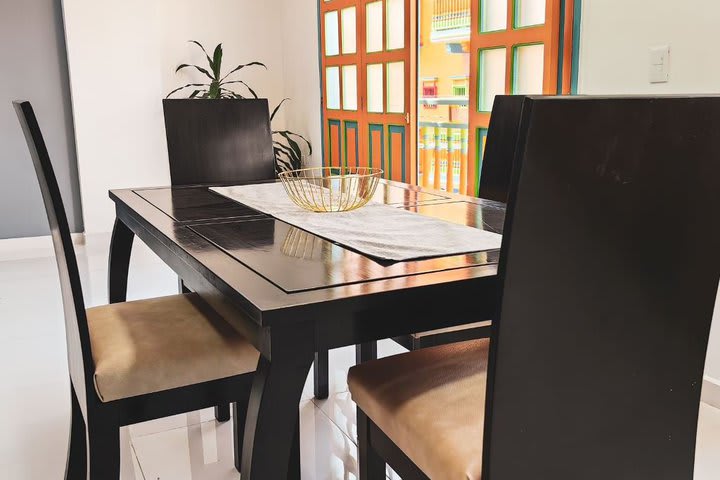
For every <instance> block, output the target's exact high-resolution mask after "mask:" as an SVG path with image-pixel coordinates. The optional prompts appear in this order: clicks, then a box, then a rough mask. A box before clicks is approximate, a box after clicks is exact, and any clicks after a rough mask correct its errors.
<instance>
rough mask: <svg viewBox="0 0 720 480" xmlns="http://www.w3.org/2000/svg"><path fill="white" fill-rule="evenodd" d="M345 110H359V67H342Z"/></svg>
mask: <svg viewBox="0 0 720 480" xmlns="http://www.w3.org/2000/svg"><path fill="white" fill-rule="evenodd" d="M342 82H343V110H357V98H358V95H357V66H355V65H344V66H343V67H342Z"/></svg>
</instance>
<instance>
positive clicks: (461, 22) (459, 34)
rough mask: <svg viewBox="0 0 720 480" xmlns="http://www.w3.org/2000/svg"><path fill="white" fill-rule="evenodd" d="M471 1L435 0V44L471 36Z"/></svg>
mask: <svg viewBox="0 0 720 480" xmlns="http://www.w3.org/2000/svg"><path fill="white" fill-rule="evenodd" d="M470 24H471V19H470V0H435V3H434V4H433V17H432V31H431V32H430V39H431V40H432V41H434V42H436V41H444V40H450V39H459V38H465V37H469V36H470Z"/></svg>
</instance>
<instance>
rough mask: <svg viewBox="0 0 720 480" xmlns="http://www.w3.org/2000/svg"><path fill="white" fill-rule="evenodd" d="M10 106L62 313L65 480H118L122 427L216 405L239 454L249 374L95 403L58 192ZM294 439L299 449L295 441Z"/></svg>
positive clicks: (32, 120)
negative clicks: (224, 412)
mask: <svg viewBox="0 0 720 480" xmlns="http://www.w3.org/2000/svg"><path fill="white" fill-rule="evenodd" d="M13 104H14V107H15V110H16V112H17V115H18V119H19V121H20V124H21V126H22V129H23V133H24V134H25V138H26V140H27V143H28V148H29V150H30V156H31V157H32V161H33V165H34V167H35V171H36V173H37V178H38V183H39V184H40V190H41V192H42V197H43V202H44V203H45V208H46V211H47V216H48V222H49V224H50V231H51V234H52V239H53V244H54V246H55V254H56V260H57V265H58V273H59V276H60V287H61V290H62V299H63V305H64V310H65V327H66V336H67V344H68V365H69V371H70V379H71V393H70V394H71V404H72V422H71V431H70V448H69V452H68V463H67V468H66V473H65V478H66V479H71V480H76V479H85V478H90V479H93V480H95V479H111V478H119V474H120V436H119V429H120V427H122V426H125V425H130V424H134V423H139V422H144V421H147V420H153V419H157V418H162V417H166V416H170V415H175V414H179V413H184V412H190V411H194V410H199V409H203V408H207V407H211V406H215V405H219V404H226V405H227V404H233V405H234V414H235V419H236V422H235V426H236V428H235V429H234V435H233V436H234V440H235V442H236V445H237V449H238V450H241V449H242V440H243V429H244V425H245V414H246V409H247V408H246V407H247V403H248V401H249V397H250V389H251V384H252V380H253V374H252V373H248V374H244V375H237V376H234V377H228V378H223V379H220V380H214V381H209V382H205V383H200V384H196V385H190V386H186V387H181V388H175V389H171V390H166V391H161V392H157V393H150V394H146V395H139V396H135V397H130V398H125V399H121V400H115V401H111V402H106V403H103V402H102V401H101V400H100V399H99V397H98V395H97V393H96V391H95V384H94V381H93V375H94V372H95V364H94V362H93V357H92V352H91V345H90V335H89V330H88V323H87V318H86V313H85V303H84V300H83V293H82V285H81V283H80V274H79V271H78V266H77V260H76V258H75V250H74V247H73V244H72V241H71V238H70V228H69V226H68V222H67V217H66V214H65V209H64V206H63V201H62V197H61V195H60V190H59V188H58V184H57V180H56V178H55V173H54V171H53V167H52V163H51V162H50V157H49V155H48V151H47V147H46V145H45V141H44V139H43V136H42V133H41V131H40V127H39V125H38V122H37V119H36V117H35V113H34V111H33V108H32V106H31V105H30V103H29V102H25V101H16V102H13ZM130 238H131V239H132V237H130ZM296 430H297V429H296ZM295 438H296V442H295V443H296V444H297V443H298V441H297V438H298V437H297V435H296V437H295ZM294 450H296V452H295V454H294V457H293V458H291V460H290V462H291V463H290V465H291V468H290V471H291V472H293V475H294V476H296V477H298V478H299V465H300V462H299V448H295V449H294Z"/></svg>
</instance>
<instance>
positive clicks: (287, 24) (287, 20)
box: [281, 0, 322, 166]
mask: <svg viewBox="0 0 720 480" xmlns="http://www.w3.org/2000/svg"><path fill="white" fill-rule="evenodd" d="M281 10H282V14H281V15H282V18H281V25H282V30H283V32H284V35H283V58H284V70H285V96H286V97H290V98H291V99H292V101H291V102H288V103H286V105H285V106H284V107H283V108H284V109H285V114H286V117H285V118H286V120H287V126H288V128H289V129H290V130H292V131H294V132H297V133H300V134H301V135H304V136H305V138H307V139H308V140H310V142H311V143H312V145H313V156H312V159H310V160H309V161H308V166H311V165H312V166H320V165H321V163H322V123H321V116H320V106H321V105H320V93H321V88H320V66H319V58H318V2H317V0H281Z"/></svg>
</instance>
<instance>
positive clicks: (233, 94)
mask: <svg viewBox="0 0 720 480" xmlns="http://www.w3.org/2000/svg"><path fill="white" fill-rule="evenodd" d="M221 85H222V84H221ZM220 91H221V92H223V94H225V95H227V96H228V98H238V99H240V100H243V99H245V97H243V96H242V95H240V94H239V93H237V92H234V91H232V90H230V89H228V88H222V87H220Z"/></svg>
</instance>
